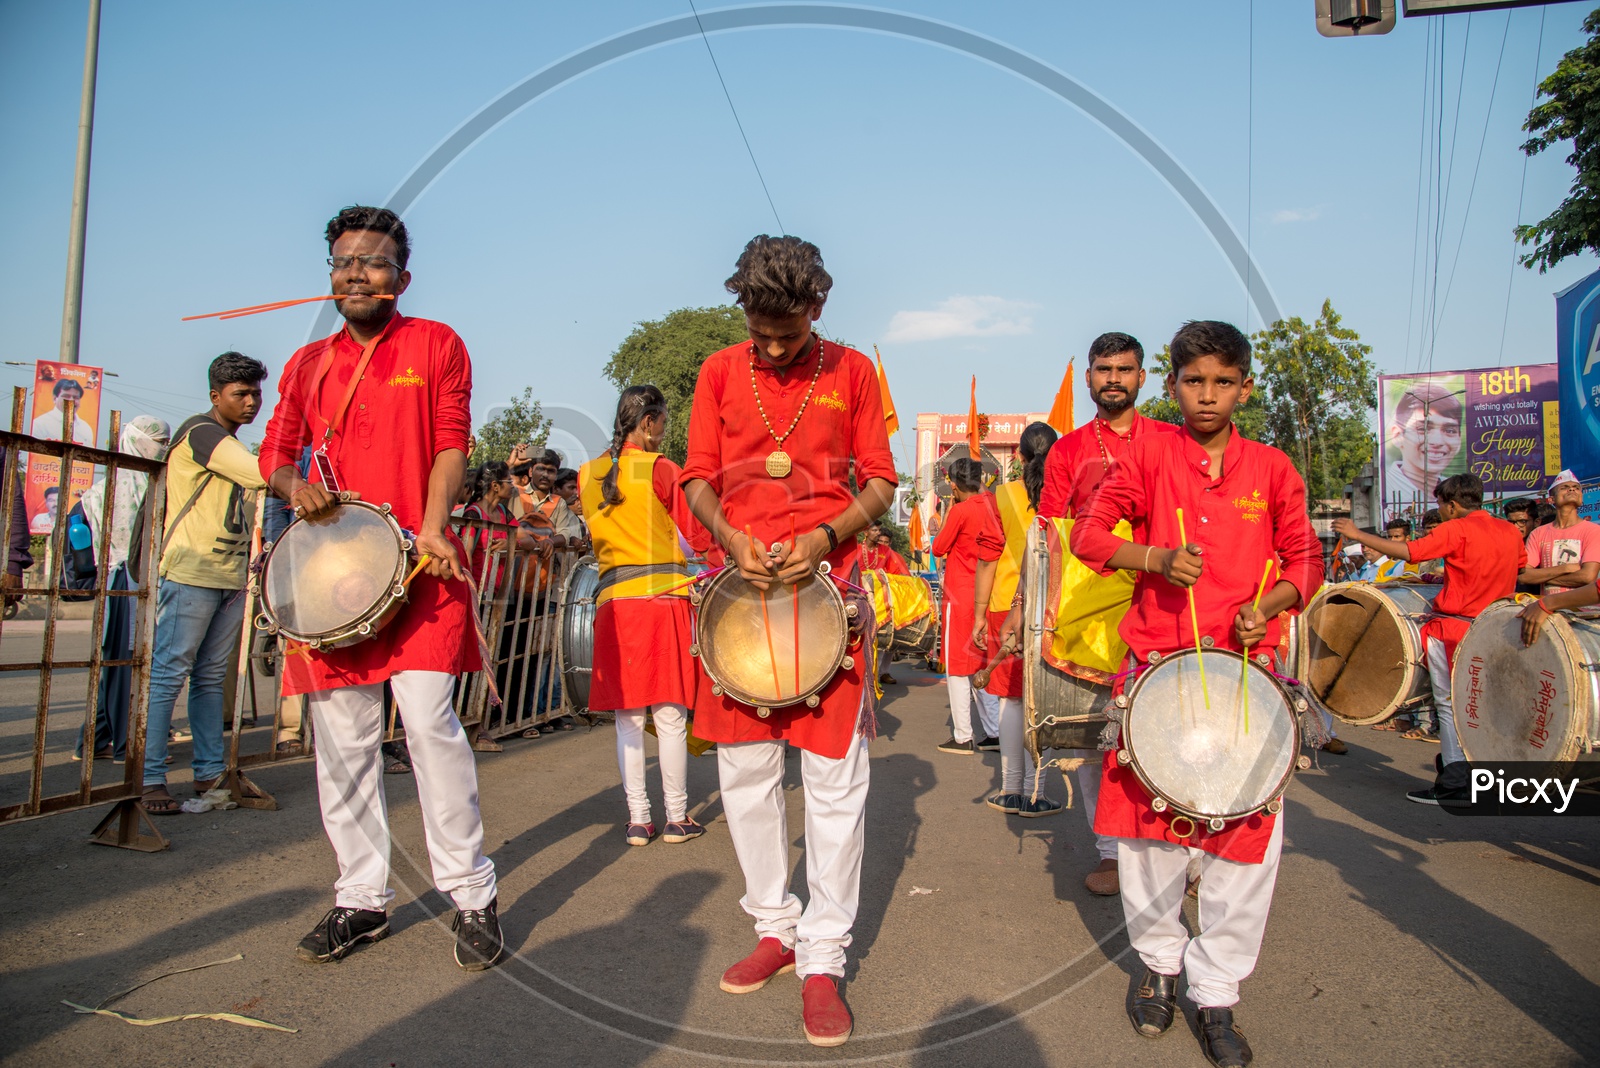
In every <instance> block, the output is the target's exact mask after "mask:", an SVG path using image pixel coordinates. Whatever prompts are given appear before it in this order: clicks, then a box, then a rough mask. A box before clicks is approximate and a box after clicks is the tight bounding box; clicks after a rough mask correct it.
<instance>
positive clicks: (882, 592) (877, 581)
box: [867, 571, 894, 627]
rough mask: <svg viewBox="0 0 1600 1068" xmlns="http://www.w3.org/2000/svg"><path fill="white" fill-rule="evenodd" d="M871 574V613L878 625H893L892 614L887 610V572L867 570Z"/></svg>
mask: <svg viewBox="0 0 1600 1068" xmlns="http://www.w3.org/2000/svg"><path fill="white" fill-rule="evenodd" d="M867 574H869V575H871V576H872V614H873V616H874V617H876V619H877V620H878V626H879V627H892V626H894V616H893V615H892V614H891V613H890V611H889V574H888V572H886V571H869V572H867Z"/></svg>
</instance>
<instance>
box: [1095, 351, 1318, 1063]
mask: <svg viewBox="0 0 1600 1068" xmlns="http://www.w3.org/2000/svg"><path fill="white" fill-rule="evenodd" d="M1171 352H1172V368H1173V370H1172V376H1171V377H1170V378H1169V379H1168V383H1167V384H1168V388H1169V389H1170V390H1171V391H1172V392H1173V393H1174V394H1175V395H1176V397H1177V400H1178V406H1179V408H1180V409H1181V410H1182V412H1183V417H1184V432H1183V433H1180V434H1168V435H1161V436H1159V437H1158V436H1148V437H1145V438H1143V439H1142V440H1140V441H1137V442H1134V443H1133V445H1132V446H1131V447H1130V448H1129V449H1128V451H1127V453H1126V455H1125V456H1124V457H1123V458H1122V460H1121V461H1120V462H1118V463H1117V465H1116V466H1115V467H1114V468H1113V469H1112V472H1111V475H1110V477H1109V478H1107V479H1106V481H1105V482H1103V483H1101V485H1100V488H1099V490H1098V491H1097V492H1096V493H1095V495H1094V496H1093V498H1092V499H1091V500H1090V501H1089V503H1088V505H1087V507H1086V509H1085V510H1084V512H1083V513H1082V514H1081V515H1079V517H1078V520H1077V522H1076V524H1074V526H1073V530H1072V551H1073V553H1074V554H1075V555H1077V556H1078V558H1079V559H1081V560H1082V561H1083V562H1084V563H1085V564H1087V565H1089V566H1090V567H1093V568H1097V569H1099V570H1100V571H1102V572H1109V571H1111V570H1112V569H1114V568H1117V569H1124V570H1131V571H1139V572H1143V574H1141V575H1140V576H1139V579H1138V583H1137V585H1136V586H1135V587H1134V594H1133V605H1132V607H1131V609H1130V610H1129V612H1128V614H1127V615H1126V616H1125V617H1123V621H1122V625H1121V628H1120V632H1121V634H1122V637H1123V640H1124V641H1126V642H1127V643H1128V647H1129V649H1130V651H1131V653H1132V655H1133V656H1134V657H1136V658H1137V659H1138V661H1139V662H1141V663H1143V662H1147V660H1148V657H1149V655H1150V654H1151V653H1170V652H1173V651H1175V650H1178V649H1184V648H1190V647H1192V646H1193V644H1194V631H1193V629H1192V628H1193V626H1194V625H1195V622H1196V620H1197V621H1198V625H1199V630H1200V633H1201V635H1209V636H1210V637H1211V638H1212V639H1213V641H1215V642H1216V643H1217V644H1218V645H1220V646H1222V647H1224V648H1229V649H1242V648H1243V647H1244V645H1246V644H1249V645H1259V644H1261V643H1262V642H1266V643H1267V644H1268V645H1272V644H1276V642H1277V635H1276V633H1275V630H1276V626H1277V624H1276V620H1277V617H1278V614H1279V613H1280V612H1282V611H1284V610H1286V609H1289V608H1292V607H1295V606H1296V605H1300V604H1304V603H1305V602H1307V601H1309V600H1310V599H1311V597H1312V595H1313V594H1315V593H1316V591H1317V588H1318V587H1319V586H1320V585H1321V584H1322V577H1323V571H1322V550H1321V545H1320V543H1319V542H1318V541H1317V536H1316V533H1315V532H1314V531H1313V529H1312V527H1311V520H1310V518H1309V516H1308V515H1307V512H1306V489H1305V483H1304V482H1303V481H1302V480H1301V478H1300V475H1299V473H1298V472H1296V471H1295V469H1294V465H1293V464H1291V463H1290V462H1289V458H1288V457H1287V456H1285V455H1284V454H1283V453H1282V452H1279V451H1278V450H1277V449H1274V448H1271V447H1270V446H1266V445H1260V444H1257V443H1256V442H1253V441H1248V440H1246V439H1245V438H1244V437H1243V436H1242V435H1240V434H1239V432H1238V431H1237V430H1236V429H1235V428H1234V426H1233V424H1232V416H1233V409H1234V408H1235V407H1236V406H1237V405H1239V404H1242V403H1244V401H1245V400H1246V399H1248V398H1249V396H1250V390H1251V388H1252V386H1253V381H1252V380H1251V378H1250V343H1249V342H1248V341H1247V340H1246V339H1245V337H1244V335H1243V334H1241V333H1240V332H1239V331H1238V330H1237V329H1235V328H1234V327H1232V326H1230V325H1229V324H1227V323H1219V322H1191V323H1188V324H1186V325H1185V326H1184V327H1183V328H1182V329H1181V330H1179V331H1178V333H1177V335H1176V336H1174V337H1173V339H1172V346H1171ZM1180 508H1181V509H1183V513H1184V518H1185V521H1186V526H1187V530H1186V532H1187V533H1188V535H1189V539H1188V542H1187V544H1183V543H1182V542H1183V539H1181V538H1180V537H1179V535H1178V523H1177V510H1178V509H1180ZM1122 519H1127V520H1128V521H1129V522H1131V523H1132V525H1133V533H1134V539H1135V540H1134V541H1124V540H1123V539H1121V538H1119V537H1117V536H1116V535H1114V534H1112V533H1111V530H1112V527H1114V526H1115V525H1116V523H1117V522H1118V521H1119V520H1122ZM1274 556H1276V557H1277V559H1278V560H1280V561H1281V562H1282V572H1281V575H1282V577H1281V578H1280V579H1279V580H1278V582H1277V583H1276V584H1275V585H1274V586H1273V587H1272V589H1271V590H1269V591H1268V592H1267V593H1266V595H1265V596H1263V597H1262V598H1261V602H1260V604H1259V606H1255V605H1253V604H1252V601H1253V598H1254V594H1255V590H1256V586H1257V584H1258V583H1259V581H1260V577H1261V571H1262V566H1263V564H1264V562H1265V561H1267V560H1268V559H1271V558H1273V557H1274ZM1187 589H1192V591H1193V595H1194V604H1195V615H1194V616H1193V617H1191V615H1190V612H1189V601H1188V594H1187V593H1186V590H1187ZM1106 757H1107V759H1106V762H1105V765H1104V772H1103V776H1102V781H1101V786H1100V801H1099V809H1098V812H1097V814H1096V819H1095V830H1096V831H1098V832H1100V833H1102V834H1109V835H1115V836H1116V837H1118V838H1119V839H1121V841H1120V842H1119V847H1118V858H1119V860H1118V874H1119V876H1120V881H1121V884H1122V909H1123V915H1124V917H1126V919H1127V923H1128V936H1129V939H1130V941H1131V942H1132V943H1133V946H1134V948H1135V949H1136V950H1138V952H1139V956H1140V957H1141V958H1142V959H1143V960H1144V963H1145V968H1146V971H1145V976H1144V981H1143V982H1142V983H1141V984H1140V987H1139V989H1138V991H1137V992H1136V994H1135V996H1134V999H1133V1004H1132V1006H1131V1007H1130V1009H1129V1017H1130V1018H1131V1019H1132V1021H1133V1025H1134V1028H1135V1029H1136V1030H1137V1031H1138V1033H1139V1034H1141V1035H1144V1036H1146V1037H1151V1038H1153V1037H1156V1036H1158V1035H1160V1034H1162V1033H1164V1032H1165V1031H1166V1029H1167V1028H1168V1027H1169V1026H1171V1024H1172V1020H1173V1016H1174V1013H1175V1010H1176V1003H1177V980H1178V974H1179V972H1187V974H1188V983H1189V996H1190V997H1191V999H1193V1001H1194V1003H1195V1004H1196V1005H1197V1006H1198V1007H1199V1009H1200V1032H1201V1034H1200V1041H1201V1046H1202V1048H1203V1049H1204V1051H1205V1053H1206V1056H1207V1058H1208V1059H1209V1060H1210V1061H1211V1063H1212V1064H1214V1065H1227V1066H1239V1068H1242V1066H1243V1065H1246V1064H1248V1063H1249V1062H1250V1057H1251V1053H1250V1047H1249V1045H1248V1043H1246V1042H1245V1039H1244V1036H1243V1035H1241V1034H1240V1033H1239V1032H1238V1031H1237V1030H1235V1028H1234V1026H1233V1009H1232V1006H1233V1005H1235V1004H1236V1003H1237V1002H1238V1000H1239V982H1240V980H1242V979H1244V978H1245V977H1246V976H1248V975H1249V974H1250V972H1251V971H1252V970H1253V969H1254V968H1255V961H1256V955H1257V953H1258V952H1259V951H1260V948H1261V937H1262V934H1263V932H1264V931H1265V928H1266V921H1267V913H1268V910H1269V909H1270V907H1271V904H1272V888H1273V884H1274V883H1275V881H1276V879H1277V872H1278V858H1279V854H1280V852H1281V850H1282V847H1283V817H1282V815H1281V814H1280V815H1278V816H1277V817H1273V816H1270V815H1266V814H1258V815H1255V816H1251V817H1248V818H1247V819H1243V820H1239V821H1236V822H1234V823H1233V824H1231V825H1230V826H1228V827H1227V828H1226V829H1224V830H1223V831H1221V832H1218V833H1215V834H1212V833H1209V832H1207V831H1206V830H1205V829H1204V827H1203V825H1202V826H1200V827H1196V828H1195V830H1194V833H1193V834H1191V835H1188V836H1186V837H1182V838H1180V837H1178V836H1177V835H1176V834H1175V833H1174V831H1173V828H1172V825H1171V813H1170V811H1169V812H1165V813H1158V812H1156V811H1154V809H1153V808H1152V807H1151V804H1150V795H1149V794H1148V793H1147V792H1146V791H1145V790H1144V788H1143V786H1142V785H1140V783H1139V781H1138V779H1137V777H1135V776H1134V774H1133V773H1132V771H1131V770H1130V769H1127V768H1123V767H1120V766H1119V765H1118V764H1117V761H1116V756H1115V753H1114V752H1108V753H1107V754H1106ZM1191 854H1195V855H1198V856H1200V859H1201V872H1202V874H1203V878H1202V880H1201V883H1200V926H1201V930H1200V933H1199V934H1198V935H1197V936H1195V937H1194V938H1193V939H1191V938H1189V936H1188V932H1187V930H1186V928H1185V927H1184V924H1183V917H1182V906H1183V892H1184V872H1185V868H1186V866H1187V864H1188V861H1189V858H1190V855H1191Z"/></svg>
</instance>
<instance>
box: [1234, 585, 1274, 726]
mask: <svg viewBox="0 0 1600 1068" xmlns="http://www.w3.org/2000/svg"><path fill="white" fill-rule="evenodd" d="M1271 575H1272V561H1271V560H1270V559H1268V560H1267V566H1266V567H1264V568H1262V569H1261V585H1259V586H1257V587H1256V602H1255V604H1254V605H1253V606H1252V607H1253V608H1255V610H1256V611H1258V612H1259V611H1260V610H1261V595H1262V594H1264V593H1266V592H1267V579H1268V578H1270V577H1271ZM1239 694H1240V699H1241V700H1242V701H1243V702H1244V732H1245V733H1246V734H1249V733H1250V646H1249V644H1248V643H1246V645H1245V647H1244V663H1243V664H1242V665H1241V666H1240V668H1239Z"/></svg>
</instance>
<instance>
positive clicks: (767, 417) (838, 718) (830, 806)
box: [683, 235, 897, 1046]
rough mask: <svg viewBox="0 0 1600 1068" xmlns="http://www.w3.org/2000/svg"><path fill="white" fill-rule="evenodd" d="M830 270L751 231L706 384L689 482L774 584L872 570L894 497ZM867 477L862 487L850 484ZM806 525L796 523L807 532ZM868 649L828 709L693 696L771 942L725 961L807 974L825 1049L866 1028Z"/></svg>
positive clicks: (876, 419)
mask: <svg viewBox="0 0 1600 1068" xmlns="http://www.w3.org/2000/svg"><path fill="white" fill-rule="evenodd" d="M832 285H833V279H832V278H830V277H829V276H828V272H827V271H826V270H824V269H823V266H822V254H821V253H820V252H818V251H817V247H816V246H815V245H813V244H811V243H810V242H807V241H802V240H800V239H799V238H797V237H778V238H773V237H767V236H765V235H763V236H761V237H757V238H755V239H754V240H752V241H751V242H750V243H749V244H748V245H747V246H745V250H744V253H743V255H741V256H740V257H739V263H738V267H737V268H736V270H735V271H734V274H733V277H731V278H729V279H728V281H727V287H728V291H729V292H731V293H733V294H734V295H735V296H736V297H737V298H738V301H739V304H740V305H741V306H743V308H744V313H745V321H746V324H747V326H748V327H749V330H750V341H748V342H744V343H741V344H738V345H734V346H732V347H731V348H727V349H723V350H722V351H721V352H718V353H714V354H713V355H711V356H710V357H708V358H707V359H706V362H705V364H704V365H703V366H702V367H701V369H700V380H699V382H698V383H697V384H696V386H695V395H694V411H693V412H692V414H691V415H690V417H689V457H688V463H686V464H685V465H684V470H683V486H684V495H685V496H686V497H687V498H688V500H689V507H690V508H691V509H692V510H693V511H694V514H695V516H696V518H698V519H699V520H700V521H701V522H702V523H703V524H705V526H706V528H707V529H708V530H710V531H711V534H712V537H714V538H715V539H716V540H717V542H718V543H720V544H721V545H722V546H723V547H724V548H725V549H726V550H727V554H728V559H729V563H730V565H731V566H734V567H737V568H738V569H739V572H740V574H741V575H742V576H743V577H744V578H745V579H746V581H748V582H750V583H751V584H752V585H754V586H756V587H758V588H760V589H767V588H770V587H772V586H774V585H775V584H780V583H781V584H789V585H792V584H796V583H799V582H800V581H802V580H804V579H806V578H809V577H810V576H812V575H813V574H815V572H816V570H817V565H818V564H820V563H821V562H822V561H823V560H827V561H828V563H829V564H830V565H831V567H832V570H833V574H836V575H841V576H849V577H850V581H852V582H858V581H859V577H860V574H859V569H858V568H857V567H856V535H857V534H858V533H860V531H862V530H863V529H864V528H865V527H866V526H867V524H868V523H870V522H872V520H874V519H876V518H877V517H878V516H880V515H882V514H883V513H884V511H885V510H886V509H887V508H888V507H889V503H890V501H891V500H892V499H893V496H894V488H895V484H896V481H897V479H896V475H895V469H894V460H893V457H892V456H891V455H890V452H889V436H888V433H887V432H886V431H885V429H884V425H883V404H882V400H881V398H880V395H879V392H878V376H877V372H876V370H875V369H874V367H873V365H872V361H870V360H868V359H867V358H866V357H865V356H863V355H862V354H861V353H859V352H856V351H855V350H854V349H849V348H846V347H845V346H843V345H839V344H835V343H833V342H826V341H824V340H823V339H822V338H820V337H818V336H817V335H816V334H815V333H814V332H813V331H812V329H811V324H812V323H814V322H815V321H816V320H817V319H818V318H819V317H820V316H821V315H822V305H823V302H824V301H826V300H827V297H828V291H829V289H830V288H831V287H832ZM852 465H853V470H852ZM852 474H853V475H854V478H855V484H856V486H858V487H860V492H859V493H853V492H852V491H851V487H850V481H851V476H852ZM791 531H793V532H796V533H797V534H798V536H797V537H793V538H792V539H791ZM785 539H791V540H788V541H786V540H785ZM768 546H771V548H770V549H769V548H768ZM871 611H872V609H871V607H870V606H869V607H868V608H867V612H868V613H870V612H871ZM701 640H702V641H704V640H705V637H704V636H703V635H702V636H701ZM856 654H857V655H856V656H855V663H854V666H853V667H851V668H848V669H844V670H841V671H840V672H839V673H838V674H837V675H835V676H834V677H833V679H832V680H831V681H830V682H829V683H828V685H827V686H826V687H824V688H823V690H822V692H821V694H820V695H819V696H820V702H819V704H818V706H817V707H816V708H814V709H813V708H808V707H806V706H805V705H804V704H800V705H791V706H789V707H786V708H776V709H773V710H772V712H771V715H770V716H768V717H766V718H762V717H761V716H759V715H758V714H757V712H756V710H755V709H753V708H751V707H750V706H749V705H746V704H742V703H740V702H738V701H735V700H734V699H732V698H731V697H728V696H727V695H722V696H715V695H713V694H712V693H711V684H710V681H709V680H705V679H702V680H701V687H700V695H701V697H700V699H699V701H698V703H697V705H696V710H695V733H696V734H698V735H700V736H701V737H703V738H706V739H708V740H710V741H714V742H716V743H718V744H717V768H718V772H719V774H720V777H721V783H722V808H723V812H724V813H725V814H726V816H727V818H728V834H729V835H730V837H732V839H733V845H734V850H735V852H736V853H737V854H738V856H739V866H740V867H741V868H743V869H744V877H745V894H744V898H743V899H742V900H741V901H740V904H741V905H742V906H743V907H744V910H745V911H746V912H748V913H749V914H750V915H751V916H753V917H755V920H756V933H757V934H758V935H759V936H760V939H761V940H760V943H759V944H758V945H757V947H756V950H755V952H754V953H752V954H751V955H750V956H749V957H747V958H745V959H744V960H742V961H740V962H739V963H737V964H735V965H734V966H733V967H731V968H729V969H728V970H727V972H725V973H724V974H723V976H722V989H723V990H726V991H728V992H729V993H733V994H746V993H750V992H752V991H755V990H759V989H760V988H761V987H762V986H764V985H766V983H767V981H768V980H769V979H771V978H772V977H773V976H774V975H777V974H779V973H780V972H785V971H789V970H796V971H798V972H799V974H800V977H801V979H802V980H804V986H803V987H802V1006H803V1025H804V1030H805V1035H806V1038H807V1039H809V1040H810V1041H811V1042H812V1043H813V1044H814V1045H819V1046H837V1045H840V1044H842V1043H844V1042H845V1041H846V1040H848V1039H849V1037H850V1032H851V1029H852V1026H853V1023H852V1020H851V1017H850V1011H849V1009H847V1008H846V1007H845V1005H844V1002H843V1001H842V1000H841V999H840V997H839V991H838V980H839V978H840V977H841V976H843V975H844V951H845V949H846V947H848V946H849V944H850V928H851V925H852V924H853V923H854V922H855V914H856V905H857V901H858V899H859V897H860V889H861V850H862V845H863V822H862V821H863V817H864V813H865V806H866V800H867V781H868V772H867V740H868V738H870V736H871V733H872V731H871V725H872V709H871V706H870V704H869V702H870V701H871V699H872V691H871V688H870V687H868V686H866V685H865V682H866V681H867V680H865V679H864V678H863V674H862V673H863V672H864V671H865V669H866V667H867V657H866V656H864V655H860V654H861V651H860V649H859V648H858V649H857V650H856ZM787 745H795V746H797V747H799V748H800V749H801V750H803V752H802V753H801V757H800V773H801V780H802V783H803V786H804V790H805V803H806V833H805V838H806V882H807V886H808V887H809V889H810V894H811V900H810V901H809V902H808V903H807V904H806V905H805V906H804V908H803V910H802V906H801V904H800V901H799V899H798V898H796V897H795V896H794V895H793V894H791V893H789V891H788V886H789V835H788V829H787V825H786V823H785V820H784V791H783V766H784V760H783V758H784V749H785V747H786V746H787Z"/></svg>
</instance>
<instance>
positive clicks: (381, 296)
mask: <svg viewBox="0 0 1600 1068" xmlns="http://www.w3.org/2000/svg"><path fill="white" fill-rule="evenodd" d="M347 297H371V298H372V299H373V300H393V299H394V294H393V293H324V294H323V295H322V296H320V297H300V298H298V299H296V300H269V301H268V302H267V303H265V304H247V305H245V306H244V307H243V308H229V309H227V310H226V311H216V312H205V313H204V314H202V315H185V316H184V317H183V318H182V319H180V320H179V322H184V323H192V322H194V321H195V320H196V319H237V318H239V317H240V316H242V315H255V314H257V313H259V312H269V311H277V310H278V309H279V308H292V307H294V306H295V305H297V304H314V303H316V302H317V301H319V300H344V299H345V298H347Z"/></svg>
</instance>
